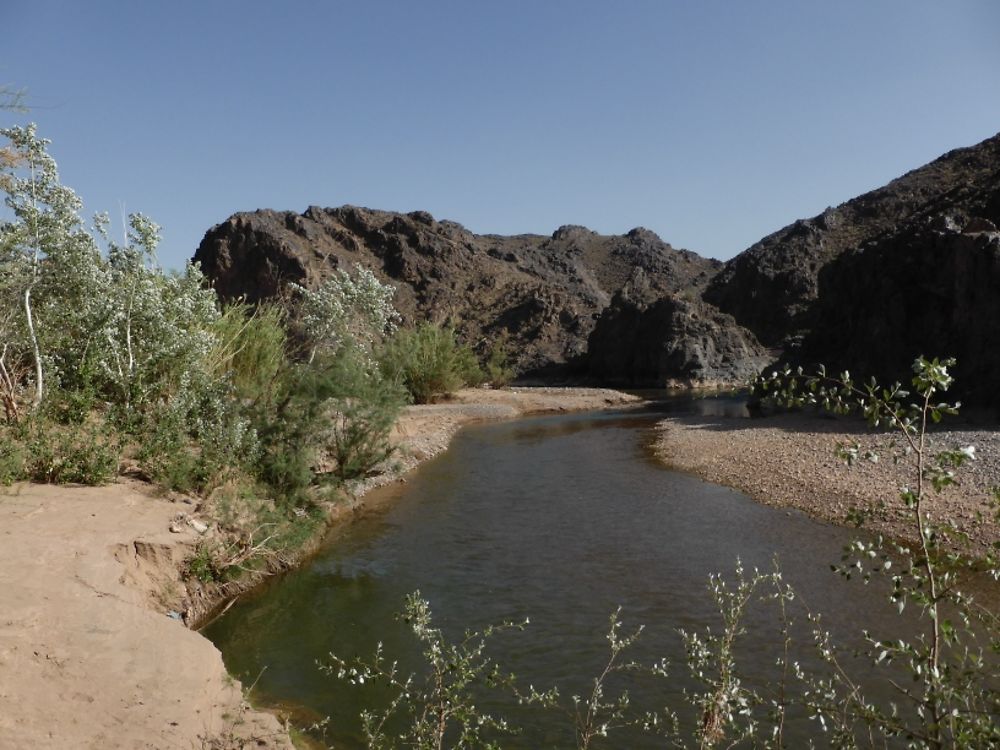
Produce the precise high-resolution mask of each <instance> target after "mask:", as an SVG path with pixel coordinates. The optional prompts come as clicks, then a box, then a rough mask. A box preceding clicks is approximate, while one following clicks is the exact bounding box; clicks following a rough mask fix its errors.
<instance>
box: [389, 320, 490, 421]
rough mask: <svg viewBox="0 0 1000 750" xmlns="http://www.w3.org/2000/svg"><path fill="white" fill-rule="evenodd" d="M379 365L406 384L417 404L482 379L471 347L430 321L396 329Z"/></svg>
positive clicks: (449, 330)
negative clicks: (462, 343)
mask: <svg viewBox="0 0 1000 750" xmlns="http://www.w3.org/2000/svg"><path fill="white" fill-rule="evenodd" d="M381 365H382V370H383V372H384V373H385V374H386V376H387V377H388V378H390V379H392V380H394V381H395V382H397V383H401V384H402V385H403V386H405V388H406V390H407V391H409V393H410V396H411V397H412V398H413V401H414V402H415V403H418V404H426V403H430V402H431V401H433V400H434V399H435V398H438V397H440V396H444V395H447V394H449V393H453V392H454V391H456V390H458V389H459V388H461V387H462V386H464V385H479V384H480V383H482V382H483V372H482V370H481V369H480V367H479V363H478V362H477V360H476V355H475V354H474V353H473V352H472V350H471V349H469V348H468V347H467V346H463V345H460V344H459V343H458V342H457V341H456V339H455V331H454V330H453V329H452V328H449V327H444V328H442V327H440V326H436V325H434V324H432V323H422V324H421V325H419V326H417V327H416V328H412V329H401V330H399V331H398V332H397V333H396V335H395V336H393V337H392V338H391V339H390V340H389V341H388V342H387V344H386V346H385V349H384V351H383V353H382V357H381Z"/></svg>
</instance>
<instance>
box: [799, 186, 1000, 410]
mask: <svg viewBox="0 0 1000 750" xmlns="http://www.w3.org/2000/svg"><path fill="white" fill-rule="evenodd" d="M990 203H991V205H992V208H990V207H988V206H986V205H984V206H982V207H981V209H982V213H989V214H990V216H989V218H987V217H985V216H982V215H980V216H978V217H973V218H968V217H958V216H954V215H944V216H936V217H921V218H920V219H917V220H915V221H913V222H911V223H910V224H909V225H908V226H907V227H905V228H904V229H902V230H901V231H899V232H897V233H895V234H892V235H889V236H886V237H883V238H880V239H877V240H873V241H870V242H868V243H865V244H864V245H862V246H861V247H860V248H857V249H855V250H851V251H848V252H846V253H844V254H843V255H841V256H840V257H838V258H837V259H836V260H835V261H833V262H831V263H830V264H829V265H828V266H826V267H825V268H824V269H823V270H822V272H821V273H820V276H819V299H818V303H817V306H816V316H815V321H816V322H815V324H814V326H813V328H812V330H811V331H810V332H809V333H808V334H807V335H806V337H805V340H804V342H803V345H802V351H801V354H800V355H799V356H798V357H797V359H799V360H804V361H807V362H819V361H822V362H826V363H827V364H828V365H830V366H832V367H834V368H836V369H838V370H839V369H844V368H847V369H850V370H851V371H852V372H856V373H859V374H864V375H865V376H869V375H874V376H876V377H877V378H879V379H880V380H881V381H882V382H887V383H888V382H892V381H895V380H900V381H901V382H904V383H905V382H907V374H908V373H909V372H910V369H909V368H910V365H911V363H912V362H913V359H914V358H915V357H916V356H917V355H920V354H923V355H924V356H927V357H955V358H957V359H958V366H957V367H956V368H955V370H954V371H953V374H954V375H955V385H954V387H953V389H952V391H951V393H949V394H948V398H949V399H951V400H954V397H956V396H957V397H958V398H961V399H963V401H965V402H966V403H969V404H972V405H975V406H983V407H990V406H992V407H997V406H1000V393H998V391H997V373H998V372H1000V347H998V346H997V344H998V342H1000V232H998V231H997V224H1000V187H998V189H997V191H996V192H994V193H993V198H992V201H991V202H990Z"/></svg>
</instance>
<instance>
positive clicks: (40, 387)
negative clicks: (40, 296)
mask: <svg viewBox="0 0 1000 750" xmlns="http://www.w3.org/2000/svg"><path fill="white" fill-rule="evenodd" d="M24 317H25V320H26V321H27V322H28V336H29V337H30V338H31V352H32V356H34V358H35V398H34V400H33V401H32V403H31V408H32V409H36V410H37V409H38V407H39V406H41V405H42V396H43V395H44V393H45V379H44V376H43V373H42V352H41V349H40V348H39V346H38V335H37V334H36V332H35V318H34V315H33V313H32V311H31V286H29V287H28V288H27V289H25V290H24Z"/></svg>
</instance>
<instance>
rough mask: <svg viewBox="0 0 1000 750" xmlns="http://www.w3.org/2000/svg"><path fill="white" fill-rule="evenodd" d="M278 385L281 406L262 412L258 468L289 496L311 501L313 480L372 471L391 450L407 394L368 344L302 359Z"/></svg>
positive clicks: (294, 500)
mask: <svg viewBox="0 0 1000 750" xmlns="http://www.w3.org/2000/svg"><path fill="white" fill-rule="evenodd" d="M278 393H279V394H280V396H279V398H278V399H277V403H276V404H275V405H274V408H272V409H263V410H261V412H260V413H259V417H258V423H257V429H258V433H259V435H260V438H261V444H262V452H261V455H260V458H259V460H258V461H257V463H256V472H257V476H258V478H259V479H260V480H261V481H262V482H264V483H265V484H266V485H268V486H269V487H271V488H272V489H274V490H275V491H277V492H278V493H279V494H280V495H282V496H283V497H284V498H285V500H286V502H289V503H291V504H294V505H299V504H303V503H305V502H306V500H307V490H308V488H309V487H311V486H313V485H318V484H324V483H327V482H329V481H330V480H333V481H341V480H344V479H350V478H353V477H356V476H361V475H364V474H366V473H368V472H369V471H370V470H371V469H372V468H374V467H375V466H376V465H377V464H379V463H381V462H382V461H384V460H385V459H386V458H388V457H389V455H391V453H392V448H391V446H390V445H389V431H390V430H391V429H392V426H393V424H394V422H395V420H396V416H397V415H398V413H399V409H400V408H401V406H402V405H403V403H404V401H405V394H404V392H403V390H402V389H401V388H400V387H399V386H398V385H396V384H395V383H394V382H392V381H390V380H388V379H386V378H385V377H383V376H382V374H381V372H380V371H379V369H378V367H376V366H374V365H373V364H371V363H370V362H369V361H368V360H367V358H366V356H365V354H364V352H363V351H361V350H359V349H357V348H355V347H352V346H343V347H341V349H340V350H339V351H337V352H335V353H321V354H320V355H319V356H317V357H316V358H315V359H313V360H312V361H311V362H306V363H300V364H297V365H294V366H292V367H290V368H289V369H288V370H287V372H285V373H284V375H283V377H282V382H281V386H280V389H279V391H278ZM329 462H332V464H333V466H332V467H330V470H329V471H324V470H323V469H324V468H328V467H324V464H325V463H329Z"/></svg>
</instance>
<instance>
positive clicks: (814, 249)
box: [704, 135, 1000, 346]
mask: <svg viewBox="0 0 1000 750" xmlns="http://www.w3.org/2000/svg"><path fill="white" fill-rule="evenodd" d="M998 169H1000V135H997V136H994V137H992V138H990V139H988V140H986V141H983V142H982V143H980V144H978V145H976V146H972V147H969V148H960V149H956V150H954V151H950V152H949V153H947V154H945V155H944V156H942V157H940V158H939V159H936V160H935V161H933V162H931V163H930V164H927V165H925V166H923V167H920V168H919V169H915V170H913V171H911V172H908V173H907V174H905V175H903V176H902V177H899V178H898V179H895V180H893V181H892V182H890V183H889V184H888V185H885V186H884V187H881V188H878V189H877V190H873V191H871V192H869V193H865V194H864V195H861V196H858V197H857V198H853V199H852V200H849V201H847V202H846V203H843V204H841V205H840V206H837V207H836V208H828V209H827V210H826V211H824V212H823V213H821V214H820V215H818V216H815V217H813V218H811V219H804V220H799V221H796V222H794V223H793V224H790V225H788V226H786V227H785V228H784V229H781V230H779V231H777V232H775V233H774V234H771V235H768V236H767V237H765V238H764V239H762V240H760V242H757V243H756V244H755V245H753V246H751V247H750V248H749V249H747V250H745V251H744V252H743V253H741V254H740V255H738V256H736V257H735V258H733V259H732V260H731V261H729V262H728V263H726V265H725V267H724V268H723V269H722V270H721V271H720V273H719V274H718V275H716V276H715V277H714V278H713V279H712V281H711V283H710V284H709V286H708V288H707V289H706V291H705V295H704V298H705V300H706V301H708V302H710V303H712V304H714V305H716V306H717V307H718V308H719V309H721V310H723V311H724V312H728V313H730V314H731V315H733V316H734V317H735V318H736V320H737V322H739V323H740V324H741V325H744V326H746V327H747V328H749V329H750V330H751V331H753V332H754V333H755V334H756V335H757V337H758V338H759V339H760V340H761V341H762V342H763V343H765V344H767V345H769V346H787V345H794V344H795V343H796V342H797V340H798V339H799V338H800V337H801V336H802V335H804V333H805V332H807V331H808V330H810V329H811V328H812V327H813V326H814V323H815V321H816V320H817V317H816V308H815V306H814V303H815V301H816V299H817V297H818V296H819V295H820V294H821V291H820V284H819V278H820V274H821V271H822V269H823V268H824V267H825V266H826V265H827V264H829V263H831V262H832V261H834V260H835V259H836V258H838V257H839V256H840V255H841V254H843V253H844V252H846V251H850V250H854V249H856V248H859V247H861V246H863V245H865V244H866V243H868V242H871V241H875V240H878V239H879V238H889V237H892V236H895V235H898V234H899V233H900V232H903V231H904V228H905V227H907V226H909V225H910V224H911V223H912V222H914V221H917V222H919V221H924V220H926V219H928V218H930V217H934V216H942V215H944V214H949V215H954V216H955V217H957V218H958V219H960V220H962V219H967V218H970V217H973V216H979V215H982V214H981V211H980V205H981V203H982V201H983V196H985V195H988V194H991V193H992V191H995V189H996V186H997V174H998ZM841 291H844V290H843V289H842V290H841ZM843 301H844V303H845V304H853V303H854V301H855V296H854V295H850V296H849V297H847V298H845V299H844V300H843ZM824 309H826V308H825V307H824ZM819 320H821V318H819Z"/></svg>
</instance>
